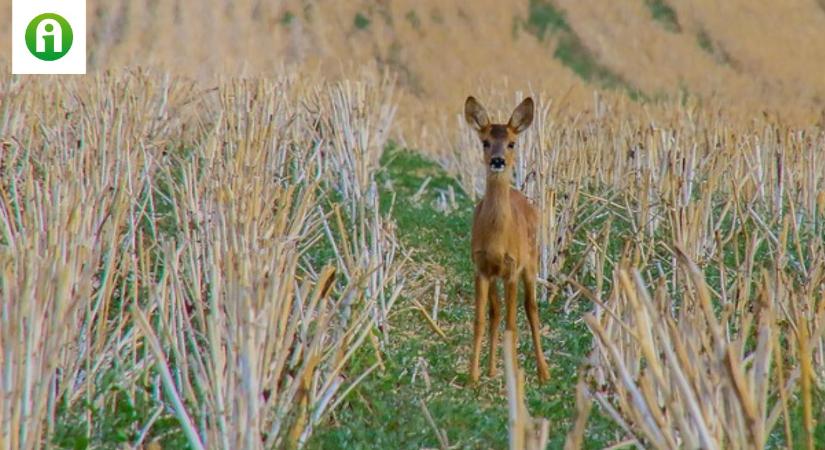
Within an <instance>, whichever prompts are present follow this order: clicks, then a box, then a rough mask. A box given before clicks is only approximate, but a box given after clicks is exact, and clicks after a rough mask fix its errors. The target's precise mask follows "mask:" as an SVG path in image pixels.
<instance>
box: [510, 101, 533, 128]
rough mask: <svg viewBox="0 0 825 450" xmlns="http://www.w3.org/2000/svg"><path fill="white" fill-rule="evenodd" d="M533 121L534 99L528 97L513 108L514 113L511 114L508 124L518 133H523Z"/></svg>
mask: <svg viewBox="0 0 825 450" xmlns="http://www.w3.org/2000/svg"><path fill="white" fill-rule="evenodd" d="M531 123H533V99H532V98H530V97H527V98H525V99H524V101H522V102H521V103H520V104H519V105H518V106H516V109H515V110H513V115H512V116H510V121H509V122H507V126H508V127H510V128H511V129H512V130H513V131H515V132H516V133H521V132H522V131H524V130H526V129H527V127H529V126H530V124H531Z"/></svg>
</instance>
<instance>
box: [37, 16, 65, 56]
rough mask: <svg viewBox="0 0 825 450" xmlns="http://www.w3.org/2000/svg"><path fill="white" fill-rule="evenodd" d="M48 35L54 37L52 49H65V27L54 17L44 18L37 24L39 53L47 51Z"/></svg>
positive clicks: (56, 50)
mask: <svg viewBox="0 0 825 450" xmlns="http://www.w3.org/2000/svg"><path fill="white" fill-rule="evenodd" d="M46 36H51V37H52V46H53V48H52V51H53V52H55V53H61V52H62V51H63V29H62V28H60V24H59V23H57V21H56V20H54V19H43V20H41V21H40V23H38V24H37V34H36V39H37V44H36V47H37V53H44V52H45V51H46Z"/></svg>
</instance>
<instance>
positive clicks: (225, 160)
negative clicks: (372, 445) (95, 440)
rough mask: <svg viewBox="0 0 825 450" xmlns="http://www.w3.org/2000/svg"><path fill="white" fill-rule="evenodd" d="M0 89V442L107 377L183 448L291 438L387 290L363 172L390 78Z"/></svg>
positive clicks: (303, 426)
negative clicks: (133, 395)
mask: <svg viewBox="0 0 825 450" xmlns="http://www.w3.org/2000/svg"><path fill="white" fill-rule="evenodd" d="M303 83H306V84H303ZM2 88H3V92H4V96H3V101H2V110H3V117H4V122H3V124H2V127H3V129H2V133H0V134H2V136H4V138H3V142H2V145H3V150H4V151H3V161H2V162H3V168H4V173H6V174H7V176H4V178H3V186H2V188H3V189H2V193H3V197H2V199H1V200H2V203H0V205H2V206H1V207H0V217H1V218H2V221H0V223H2V230H3V233H2V242H3V244H4V245H3V247H2V248H3V251H2V254H1V255H0V258H2V271H3V282H2V300H3V304H2V311H3V323H4V324H7V325H10V326H6V325H4V327H3V328H2V330H1V333H2V334H0V343H2V347H3V348H4V349H6V350H5V351H4V352H3V354H2V356H0V366H2V367H3V373H4V374H5V375H4V382H3V384H2V386H3V391H2V393H3V395H0V402H2V403H0V412H2V417H3V420H2V424H3V427H4V428H3V430H2V433H0V437H1V438H2V440H0V447H1V448H7V449H27V448H40V447H41V445H42V443H43V441H44V439H47V436H48V435H49V434H50V433H51V432H53V429H54V425H55V422H54V420H55V413H56V410H57V409H58V408H60V409H68V410H71V409H72V408H73V407H74V406H76V405H78V404H79V402H88V403H89V404H91V405H97V407H103V402H107V401H109V400H108V393H107V392H101V391H99V390H98V389H99V388H100V387H101V386H103V385H104V384H101V379H102V377H111V376H112V373H113V372H114V373H115V376H116V377H117V378H118V379H119V382H118V383H119V384H120V385H121V386H123V388H124V389H125V390H126V391H127V392H134V390H136V389H138V390H140V389H145V388H143V387H142V386H143V383H144V382H143V381H141V380H146V379H152V380H156V381H155V382H157V383H158V385H162V387H163V389H162V392H156V393H155V394H154V400H155V401H156V402H157V404H158V406H160V407H162V410H165V411H172V412H173V413H174V415H175V416H176V417H177V419H178V421H179V423H180V424H181V426H182V428H183V431H184V432H185V434H186V439H187V440H188V442H189V444H190V445H191V446H192V447H193V448H271V447H275V446H277V447H281V446H295V445H298V446H300V445H301V444H302V443H303V442H304V441H305V440H306V439H307V436H308V435H309V434H310V433H311V432H312V429H313V427H314V426H315V424H317V423H318V421H319V420H320V419H321V418H322V417H323V416H324V414H325V413H326V412H327V411H329V410H330V409H331V408H333V407H334V406H335V405H336V404H338V403H339V402H340V401H341V399H342V398H343V396H344V395H345V394H346V391H347V389H350V388H352V387H353V385H354V384H355V383H358V382H359V380H360V379H361V378H359V375H363V374H360V373H348V372H346V371H345V369H346V367H347V363H348V361H349V360H350V359H351V358H352V356H353V354H354V352H355V351H357V350H358V349H359V348H360V347H361V346H363V345H365V344H368V343H371V342H373V343H378V342H380V341H381V340H382V336H381V334H380V331H379V330H382V329H386V320H387V317H388V314H389V312H390V310H391V308H392V306H393V304H394V303H395V301H396V299H397V298H398V295H399V292H400V290H401V288H402V287H403V281H402V279H401V278H400V276H401V274H402V272H401V270H402V266H401V263H402V258H401V256H400V253H399V252H398V249H397V244H396V242H395V238H394V235H393V232H392V226H391V225H390V224H388V223H386V222H385V219H384V218H383V217H381V216H380V215H379V214H378V211H377V204H378V198H377V192H376V187H375V182H374V179H373V174H374V171H375V169H376V166H377V158H378V155H380V152H381V151H382V149H383V146H384V144H385V141H386V130H388V129H389V127H390V124H391V121H392V118H393V111H394V106H393V104H392V101H393V98H392V85H391V83H388V82H386V81H382V80H381V79H380V78H373V79H368V78H365V79H363V80H362V81H358V82H348V83H335V84H325V83H324V82H323V81H321V80H314V81H312V82H311V83H308V82H307V80H306V79H301V78H298V77H295V76H284V77H281V78H279V79H277V80H275V81H274V82H265V81H249V82H245V81H238V82H228V83H225V84H222V85H220V86H218V87H217V88H216V89H214V90H211V91H209V92H204V91H203V90H200V89H198V88H196V87H195V85H193V84H192V83H189V82H186V81H182V80H176V79H172V78H169V77H163V76H154V75H145V74H129V73H125V74H121V75H116V76H100V77H92V78H88V79H85V80H83V81H71V82H63V81H57V80H44V81H27V82H19V81H12V80H8V79H7V80H4V85H3V86H2ZM324 248H327V249H329V250H327V251H328V252H330V254H331V255H332V260H331V262H332V263H333V264H334V265H333V266H326V267H322V266H320V265H318V263H317V262H316V261H314V260H313V258H314V257H315V256H313V253H316V252H318V251H323V249H324ZM376 351H377V349H376ZM370 370H372V369H369V370H368V371H367V372H369V371H370ZM153 383H154V382H153ZM167 408H168V409H167ZM155 418H156V417H155ZM147 419H148V418H147ZM152 420H153V419H152ZM149 427H151V423H148V424H147V428H149ZM145 437H146V436H144V435H140V436H139V437H138V441H137V442H134V443H133V444H135V445H139V444H140V443H141V442H140V441H141V440H142V439H144V438H145Z"/></svg>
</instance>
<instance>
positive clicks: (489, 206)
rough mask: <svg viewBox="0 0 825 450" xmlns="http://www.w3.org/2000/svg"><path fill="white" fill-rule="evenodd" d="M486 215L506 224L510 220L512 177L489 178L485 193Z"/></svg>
mask: <svg viewBox="0 0 825 450" xmlns="http://www.w3.org/2000/svg"><path fill="white" fill-rule="evenodd" d="M484 209H485V210H486V211H485V212H486V215H488V216H492V217H491V218H494V220H495V221H496V222H499V223H501V224H504V223H506V222H508V221H509V218H510V214H511V213H510V177H502V176H488V177H487V188H486V190H485V192H484Z"/></svg>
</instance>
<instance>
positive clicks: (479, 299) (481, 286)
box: [470, 274, 490, 383]
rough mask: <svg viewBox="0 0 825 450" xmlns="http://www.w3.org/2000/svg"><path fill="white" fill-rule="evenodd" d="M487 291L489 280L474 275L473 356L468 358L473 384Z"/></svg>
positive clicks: (476, 374)
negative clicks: (474, 317) (474, 316)
mask: <svg viewBox="0 0 825 450" xmlns="http://www.w3.org/2000/svg"><path fill="white" fill-rule="evenodd" d="M489 289H490V279H489V278H487V277H485V276H483V275H481V274H476V319H475V324H474V325H475V326H474V327H473V355H472V357H471V358H470V380H471V381H472V382H473V383H476V382H478V375H479V369H478V359H479V357H480V356H481V340H482V339H483V338H484V326H485V325H486V323H485V322H486V318H487V316H486V314H485V313H486V312H487V296H488V295H489Z"/></svg>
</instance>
